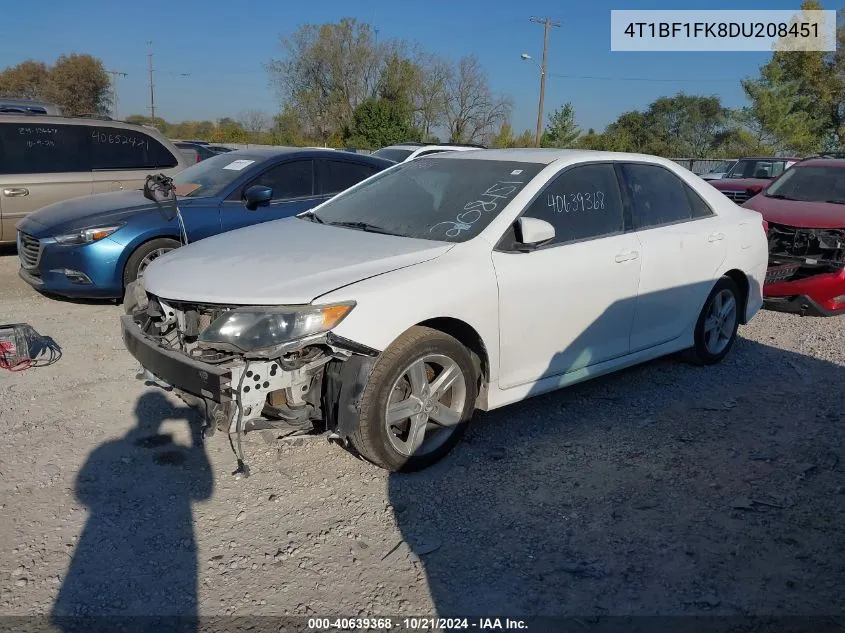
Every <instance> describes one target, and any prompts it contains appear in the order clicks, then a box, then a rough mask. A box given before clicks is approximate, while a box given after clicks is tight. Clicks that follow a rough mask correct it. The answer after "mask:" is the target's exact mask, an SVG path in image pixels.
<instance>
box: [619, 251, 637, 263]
mask: <svg viewBox="0 0 845 633" xmlns="http://www.w3.org/2000/svg"><path fill="white" fill-rule="evenodd" d="M639 256H640V254H639V253H638V252H637V251H625V252H623V253H619V254H618V255H617V256H616V257H615V259H616V262H617V263H618V264H621V263H622V262H629V261H631V260H632V259H637V258H638V257H639Z"/></svg>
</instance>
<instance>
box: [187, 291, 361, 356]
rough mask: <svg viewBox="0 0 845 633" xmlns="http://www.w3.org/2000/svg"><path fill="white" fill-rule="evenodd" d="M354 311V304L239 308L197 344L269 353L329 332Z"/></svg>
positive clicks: (226, 315)
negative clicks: (293, 342)
mask: <svg viewBox="0 0 845 633" xmlns="http://www.w3.org/2000/svg"><path fill="white" fill-rule="evenodd" d="M354 307H355V303H354V302H344V303H334V304H330V305H319V306H312V305H308V306H280V307H268V308H254V307H249V308H237V309H235V310H230V311H229V312H226V313H225V314H223V315H221V316H220V317H218V318H217V320H215V321H214V322H213V323H212V324H211V325H210V326H208V327H207V328H206V329H205V331H203V333H202V334H200V336H199V338H198V341H200V342H202V343H206V344H210V345H213V344H214V343H223V344H226V345H232V346H234V347H236V348H238V349H240V350H243V351H245V352H252V351H255V350H260V349H267V348H272V347H276V346H278V345H282V344H284V343H290V342H291V341H296V340H299V339H303V338H306V337H308V336H313V335H315V334H322V333H324V332H328V331H329V330H331V329H332V328H334V327H335V326H336V325H337V324H338V323H340V322H341V321H342V320H343V319H344V318H346V315H347V314H349V313H350V312H351V311H352V308H354Z"/></svg>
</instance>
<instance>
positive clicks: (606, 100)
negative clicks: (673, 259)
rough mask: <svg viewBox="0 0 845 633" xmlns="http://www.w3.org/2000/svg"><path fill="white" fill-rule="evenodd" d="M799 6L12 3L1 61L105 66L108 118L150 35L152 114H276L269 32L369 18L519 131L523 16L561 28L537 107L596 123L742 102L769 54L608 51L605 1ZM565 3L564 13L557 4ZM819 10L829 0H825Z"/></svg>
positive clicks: (127, 103)
mask: <svg viewBox="0 0 845 633" xmlns="http://www.w3.org/2000/svg"><path fill="white" fill-rule="evenodd" d="M799 4H800V0H761V1H753V0H745V1H734V2H727V1H723V0H708V1H707V2H704V1H701V2H691V1H687V2H683V1H682V2H678V1H677V0H675V1H671V0H652V1H650V2H639V1H637V0H624V1H623V2H620V1H619V0H616V1H615V2H613V1H609V0H592V1H591V2H588V3H583V4H580V7H579V8H575V7H576V6H578V5H576V3H573V2H567V3H564V2H560V0H520V1H519V2H506V1H505V0H487V1H485V0H452V1H448V0H425V1H424V2H408V1H403V0H398V1H397V0H390V1H382V0H371V1H366V2H365V1H363V0H346V1H341V0H318V1H312V2H301V1H300V2H291V1H284V0H241V2H231V1H225V0H203V1H200V0H179V1H172V0H171V2H164V1H161V0H144V1H143V2H140V1H132V2H129V1H127V0H123V2H115V1H114V0H108V1H106V0H74V1H67V0H41V1H39V2H33V3H25V2H10V3H8V6H6V7H4V10H3V17H4V20H3V22H4V24H5V25H6V27H5V28H4V29H3V31H4V32H3V35H2V40H0V66H6V65H12V64H16V63H18V62H20V61H23V60H24V59H28V58H33V59H39V60H43V61H46V62H48V63H51V62H52V61H54V60H55V59H56V57H58V56H59V55H60V54H62V53H70V52H80V53H83V52H84V53H91V54H93V55H95V56H97V57H99V58H101V59H102V60H103V61H104V63H105V65H106V67H107V68H108V69H113V70H118V71H123V72H126V73H128V76H126V77H123V78H121V79H120V80H119V84H118V85H119V91H118V100H119V105H118V108H119V110H118V114H119V116H126V115H128V114H133V113H147V112H148V108H147V106H148V103H149V89H148V87H147V74H146V62H147V59H146V52H147V44H146V42H147V40H152V41H153V50H154V53H155V57H154V60H155V67H156V68H158V69H160V70H161V71H169V72H171V73H174V74H167V73H165V72H160V73H157V74H156V77H155V83H156V114H157V115H158V116H161V117H164V118H165V119H168V120H174V121H175V120H183V119H215V118H219V117H222V116H233V117H234V116H237V115H238V113H240V112H241V111H243V110H245V109H248V108H258V109H262V110H266V111H268V112H276V111H278V99H277V98H276V96H275V94H274V91H273V89H272V88H271V87H269V85H268V77H267V74H266V72H265V71H264V69H263V64H264V63H265V62H267V61H268V60H270V59H271V58H273V57H278V56H279V55H280V53H281V50H280V47H279V35H280V34H288V33H291V32H293V31H294V30H295V29H296V28H297V26H299V25H300V24H303V23H306V22H311V23H322V22H328V21H336V20H338V19H339V18H341V17H343V16H353V17H356V18H358V19H359V20H362V21H369V22H373V23H374V24H375V25H376V27H377V28H378V29H379V37H381V38H390V37H398V38H403V39H407V40H415V41H417V42H418V43H419V44H421V45H422V46H423V47H424V48H426V49H428V50H430V51H434V52H437V53H439V54H441V55H442V56H444V57H447V58H452V59H458V58H459V57H461V56H462V55H466V54H469V53H475V54H476V55H478V57H479V58H480V59H481V61H482V63H483V64H484V66H485V67H486V69H487V71H488V73H489V76H490V83H491V86H492V88H493V89H494V90H495V91H497V92H503V93H508V94H510V95H511V96H512V97H513V99H514V102H515V108H514V113H513V117H512V122H513V126H514V128H515V129H516V130H517V131H520V130H523V129H533V127H534V125H535V124H536V116H537V114H536V113H537V96H538V82H539V71H538V70H537V68H536V66H534V65H532V64H531V63H530V62H525V61H522V60H521V59H520V53H522V52H527V53H529V54H531V55H532V56H534V57H535V58H536V59H539V58H540V54H541V52H542V36H543V29H542V26H540V25H538V24H533V23H531V22H529V17H531V16H547V15H548V16H550V17H552V18H553V19H555V20H559V21H560V22H561V23H562V25H561V28H557V29H553V30H552V32H551V35H550V40H549V41H550V43H549V74H550V77H549V80H548V83H547V86H546V111H547V112H549V111H550V110H552V109H553V108H554V107H556V106H558V105H560V104H562V103H565V102H566V101H571V102H572V103H573V105H574V106H575V111H576V117H577V120H578V123H579V125H581V126H582V127H583V128H585V129H586V128H588V127H595V128H597V129H601V128H603V127H604V126H605V125H606V124H607V123H609V122H611V121H613V120H614V119H615V118H616V116H617V115H619V114H620V113H621V112H624V111H627V110H631V109H642V108H645V107H646V106H647V105H648V104H649V103H650V102H651V101H653V100H654V99H655V98H657V97H659V96H661V95H668V94H674V93H676V92H678V91H680V90H683V91H685V92H687V93H689V94H704V95H711V94H716V95H720V96H721V97H722V99H723V102H724V103H725V105H728V106H732V107H733V106H739V105H742V104H743V103H744V97H743V93H742V89H741V87H740V85H739V80H740V79H741V78H743V77H746V76H749V75H755V74H756V73H757V70H758V67H759V66H760V65H761V64H762V63H765V62H766V61H767V59H768V57H769V54H767V53H624V52H611V51H610V11H611V9H622V8H624V9H638V8H639V9H680V8H684V9H797V8H798V6H799ZM121 5H122V6H121ZM567 5H568V6H570V7H573V8H572V9H571V10H567V9H566V8H565V7H566V6H567ZM825 8H836V7H834V6H833V5H831V4H830V3H829V2H828V3H826V5H825ZM10 25H14V28H13V29H12V28H10ZM176 73H191V75H190V77H179V76H178V75H177V74H176ZM551 75H568V76H569V77H555V76H551ZM579 77H581V78H579ZM583 77H607V78H611V80H606V79H602V80H598V79H587V78H583ZM624 78H650V79H657V80H662V81H639V80H636V81H634V80H624ZM614 79H615V80H614ZM676 79H684V80H685V81H674V80H676Z"/></svg>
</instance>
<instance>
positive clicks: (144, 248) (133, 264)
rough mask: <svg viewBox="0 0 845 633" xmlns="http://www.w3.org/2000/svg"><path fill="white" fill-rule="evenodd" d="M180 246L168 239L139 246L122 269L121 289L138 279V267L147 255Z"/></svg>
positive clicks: (160, 239)
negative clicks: (161, 249)
mask: <svg viewBox="0 0 845 633" xmlns="http://www.w3.org/2000/svg"><path fill="white" fill-rule="evenodd" d="M181 245H182V244H181V243H180V242H178V241H177V240H173V239H170V238H169V237H159V238H156V239H154V240H150V241H149V242H144V243H143V244H141V245H140V246H139V247H138V248H136V249H135V252H133V253H132V254H131V255H130V256H129V259H127V260H126V266H124V268H123V287H124V288H125V287H126V286H128V285H129V284H131V283H132V282H133V281H135V280H136V279H138V267H139V266H140V265H141V262H142V261H144V258H145V257H146V256H147V255H149V254H150V253H152V252H153V251H157V250H158V249H160V248H166V249H168V250H173V249H176V248H179V247H180V246H181Z"/></svg>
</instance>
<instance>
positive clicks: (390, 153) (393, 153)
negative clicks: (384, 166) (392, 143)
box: [373, 147, 414, 163]
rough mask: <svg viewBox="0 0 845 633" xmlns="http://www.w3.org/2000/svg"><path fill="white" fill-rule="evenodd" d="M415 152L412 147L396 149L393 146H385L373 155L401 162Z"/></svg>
mask: <svg viewBox="0 0 845 633" xmlns="http://www.w3.org/2000/svg"><path fill="white" fill-rule="evenodd" d="M413 153H414V150H411V149H396V148H392V147H385V148H383V149H380V150H378V151H377V152H373V156H378V157H379V158H386V159H387V160H392V161H393V162H395V163H401V162H402V161H403V160H405V159H406V158H408V156H410V155H411V154H413Z"/></svg>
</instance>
